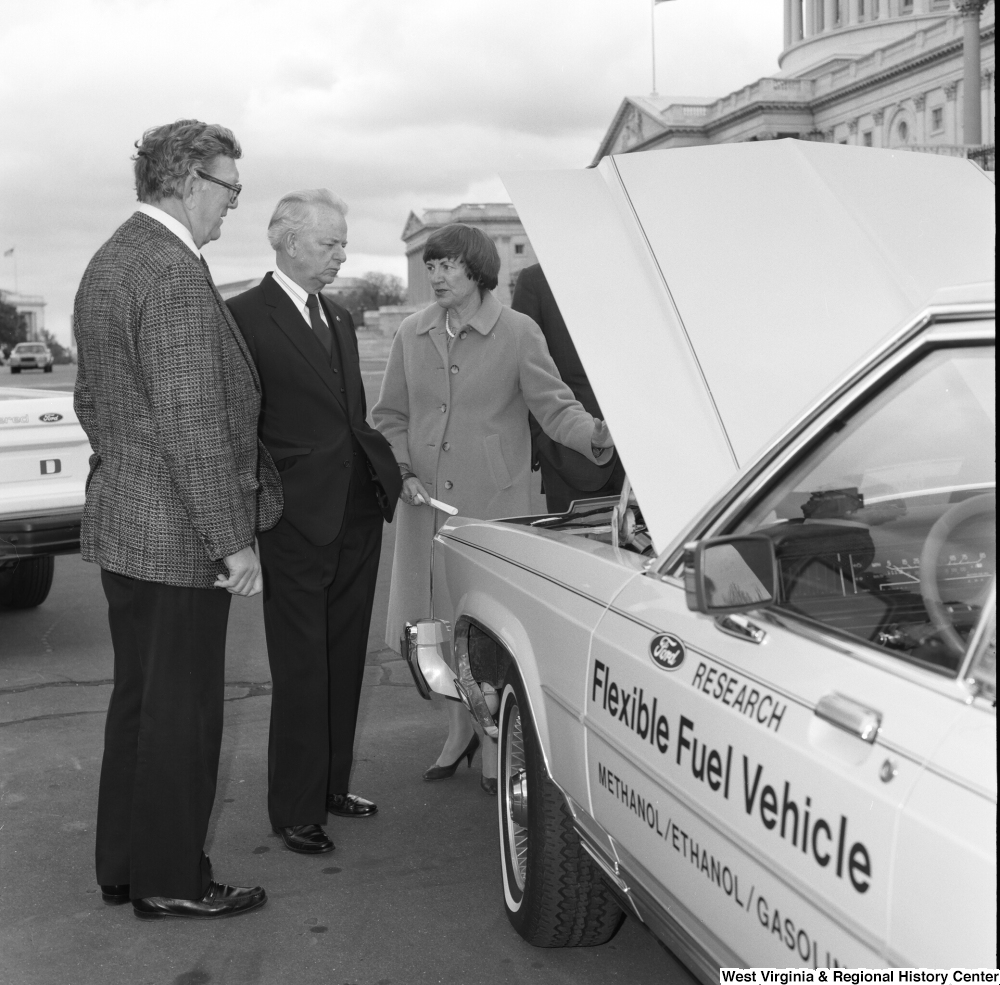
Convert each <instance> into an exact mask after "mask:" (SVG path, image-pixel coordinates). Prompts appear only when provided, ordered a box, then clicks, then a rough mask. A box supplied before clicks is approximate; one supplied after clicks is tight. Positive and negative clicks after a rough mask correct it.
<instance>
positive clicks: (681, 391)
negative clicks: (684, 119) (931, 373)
mask: <svg viewBox="0 0 1000 985" xmlns="http://www.w3.org/2000/svg"><path fill="white" fill-rule="evenodd" d="M503 180H504V183H505V184H506V186H507V189H508V191H509V192H510V195H511V198H512V199H513V202H514V205H515V206H516V208H517V211H518V215H519V216H520V217H521V220H522V222H523V223H524V226H525V229H526V230H527V233H528V236H529V237H530V239H531V243H532V246H533V247H534V249H535V252H536V254H537V255H538V258H539V261H540V262H541V264H542V267H543V268H544V270H545V274H546V277H547V278H548V281H549V284H550V285H551V287H552V291H553V293H554V294H555V297H556V300H557V302H558V303H559V307H560V310H561V311H562V314H563V316H564V318H565V320H566V324H567V326H568V327H569V331H570V334H571V335H572V337H573V341H574V342H575V344H576V347H577V351H578V352H579V354H580V358H581V359H582V360H583V363H584V365H585V366H586V368H587V373H588V375H589V377H590V381H591V383H592V384H593V387H594V390H595V392H596V393H597V397H598V399H599V401H600V403H601V409H602V412H603V413H604V414H605V416H606V418H607V420H608V423H609V425H610V427H611V432H612V435H613V437H614V439H615V443H616V445H617V447H618V450H619V453H620V455H621V457H622V461H623V462H624V465H625V468H626V470H627V471H628V474H629V478H630V479H631V481H632V485H633V488H634V489H635V491H636V496H637V497H638V500H639V503H640V505H641V507H642V511H643V516H644V518H645V520H646V523H647V524H648V527H649V530H650V533H651V534H652V536H653V539H654V542H655V545H656V547H657V549H658V550H659V549H662V548H663V547H665V546H666V544H667V543H668V542H670V541H671V540H672V539H673V538H674V537H675V536H677V535H678V534H679V533H680V532H681V530H682V529H683V526H684V524H685V523H686V522H687V521H689V520H690V519H691V517H692V516H694V514H695V513H697V512H698V511H699V510H700V509H701V508H702V507H703V506H704V505H705V504H706V502H707V501H708V500H709V498H710V497H711V496H712V495H713V494H714V493H716V492H717V491H718V490H719V489H720V488H721V487H722V485H723V484H724V483H725V482H726V481H727V480H728V479H730V478H731V477H732V476H733V475H734V473H735V472H736V471H738V470H739V469H740V468H742V467H743V466H744V465H746V464H747V463H748V462H749V461H750V460H751V459H752V458H753V457H754V454H755V453H756V452H757V451H759V450H761V448H762V447H763V446H764V445H765V444H766V443H768V442H769V441H770V440H772V439H773V438H774V437H775V436H776V435H777V434H778V433H780V432H781V431H782V430H783V429H784V427H786V426H787V425H788V424H790V423H791V422H792V421H793V420H794V419H795V418H797V417H798V416H799V415H800V414H801V413H802V412H803V411H804V410H805V409H806V408H807V407H808V406H809V405H811V404H812V403H814V402H815V400H816V399H817V398H818V397H820V396H821V395H822V394H823V393H824V392H825V391H826V390H827V389H828V388H829V387H831V386H832V385H834V384H835V383H836V382H837V381H838V380H839V379H840V378H842V377H843V376H844V374H845V373H846V372H847V371H848V370H849V369H850V368H851V367H853V366H855V365H856V364H857V363H858V362H859V360H860V359H861V358H862V357H863V356H864V355H865V354H866V353H868V352H869V351H870V350H871V349H872V348H873V347H874V346H876V345H877V344H878V343H879V342H880V341H881V340H883V339H884V338H885V337H886V336H887V335H889V334H890V333H891V332H892V331H893V330H894V329H895V328H896V327H898V326H899V324H900V322H901V321H903V320H904V319H907V318H909V317H912V316H913V315H914V314H916V313H917V312H918V310H919V309H920V308H921V307H922V306H923V305H925V304H926V303H927V301H928V300H929V298H930V297H931V295H932V294H934V292H935V291H937V290H938V289H939V288H942V287H945V286H949V285H953V284H962V283H969V282H973V281H992V280H993V235H994V223H993V200H994V185H993V182H992V181H991V180H990V178H989V177H988V176H987V175H986V174H985V173H984V172H982V171H981V170H980V169H979V168H978V167H976V165H975V164H973V163H971V162H969V161H965V160H961V159H954V158H945V157H939V156H936V155H932V154H916V153H911V152H892V151H880V150H872V149H869V148H861V147H846V146H839V145H834V144H820V143H811V142H805V141H798V140H775V141H767V142H759V143H744V144H725V145H719V146H713V147H693V148H684V149H678V150H665V151H648V152H646V153H641V154H628V155H623V156H621V157H611V158H605V159H604V160H603V161H602V162H601V163H600V165H599V166H598V167H597V168H594V169H588V170H581V171H545V172H520V173H513V174H505V175H503Z"/></svg>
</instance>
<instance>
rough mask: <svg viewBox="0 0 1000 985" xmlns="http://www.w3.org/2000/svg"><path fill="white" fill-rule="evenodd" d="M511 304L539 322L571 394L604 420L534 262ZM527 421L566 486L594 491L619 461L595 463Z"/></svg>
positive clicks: (538, 447) (542, 452) (539, 450)
mask: <svg viewBox="0 0 1000 985" xmlns="http://www.w3.org/2000/svg"><path fill="white" fill-rule="evenodd" d="M510 306H511V307H512V308H513V309H514V310H515V311H520V312H521V313H522V314H525V315H527V316H528V317H529V318H531V319H532V320H533V321H534V322H536V323H537V324H538V327H539V328H540V329H541V330H542V334H543V335H544V336H545V341H546V342H547V343H548V346H549V353H550V354H551V355H552V361H553V362H554V363H555V364H556V368H557V369H558V370H559V375H560V376H561V377H562V380H563V382H564V383H565V384H566V385H567V386H568V387H569V388H570V389H571V390H572V391H573V396H574V397H576V399H577V400H579V401H580V403H581V404H583V406H584V408H585V409H586V410H587V412H588V413H590V414H593V415H594V417H600V418H601V419H602V420H603V419H604V418H603V415H602V414H601V408H600V405H599V404H598V403H597V397H596V396H595V394H594V388H593V387H592V386H591V385H590V380H589V379H587V373H586V371H585V370H584V368H583V363H582V362H580V357H579V356H578V355H577V352H576V346H575V345H573V340H572V339H571V338H570V335H569V330H568V329H567V328H566V322H564V321H563V316H562V313H561V312H560V311H559V305H557V304H556V299H555V297H553V295H552V288H550V287H549V282H548V281H547V280H546V279H545V274H544V273H543V271H542V267H541V265H540V264H537V263H535V264H532V265H531V266H530V267H525V268H524V270H522V271H521V273H520V274H519V275H518V278H517V284H516V285H515V287H514V297H513V300H512V301H511V304H510ZM529 424H530V426H531V438H532V444H533V445H534V451H535V452H536V454H538V455H540V456H542V457H543V458H545V460H546V461H547V462H548V464H549V465H550V466H551V467H552V468H553V469H554V470H555V472H556V473H557V474H558V475H560V476H561V477H562V478H563V480H564V481H565V482H566V483H567V484H568V485H570V486H572V487H574V488H576V489H580V490H585V491H589V492H593V491H594V490H597V489H600V488H601V487H602V486H604V484H605V483H606V482H607V481H608V480H609V479H610V478H611V473H612V471H613V470H614V466H615V463H616V462H617V460H618V453H617V452H616V453H615V454H614V455H612V456H611V459H610V460H609V461H608V462H606V463H604V464H603V465H596V464H595V463H594V462H591V461H590V460H589V459H588V458H586V457H585V456H584V455H581V454H580V453H579V452H576V451H573V450H572V449H571V448H566V447H565V446H564V445H560V444H558V443H557V442H555V441H553V440H552V439H551V438H550V437H549V436H548V435H547V434H545V432H544V431H542V429H541V428H540V427H539V426H538V422H537V421H536V420H535V419H534V418H533V417H532V418H530V419H529Z"/></svg>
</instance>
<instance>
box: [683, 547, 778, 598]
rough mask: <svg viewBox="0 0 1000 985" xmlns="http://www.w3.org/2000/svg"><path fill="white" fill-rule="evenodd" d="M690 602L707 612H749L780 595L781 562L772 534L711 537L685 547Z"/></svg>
mask: <svg viewBox="0 0 1000 985" xmlns="http://www.w3.org/2000/svg"><path fill="white" fill-rule="evenodd" d="M684 592H685V595H686V596H687V606H688V608H689V609H691V610H693V611H695V612H702V613H704V614H705V615H711V616H717V615H725V614H726V613H729V612H746V611H747V610H749V609H759V608H762V607H763V606H766V605H770V603H772V602H773V601H774V600H775V599H776V598H777V595H778V562H777V557H776V555H775V551H774V544H773V543H772V541H771V539H770V538H769V537H764V536H762V535H760V534H749V535H746V536H740V537H710V538H708V539H706V540H702V541H698V542H696V543H692V544H686V545H685V547H684Z"/></svg>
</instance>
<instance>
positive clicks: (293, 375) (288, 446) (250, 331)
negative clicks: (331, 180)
mask: <svg viewBox="0 0 1000 985" xmlns="http://www.w3.org/2000/svg"><path fill="white" fill-rule="evenodd" d="M320 300H321V303H322V305H323V308H324V310H325V312H326V317H327V321H328V322H329V324H330V328H331V329H332V331H333V333H334V336H335V339H336V342H337V344H338V346H339V350H340V355H341V359H342V361H343V373H342V376H343V379H341V377H340V375H334V373H333V370H332V369H331V367H330V360H329V357H328V356H327V354H326V350H325V349H324V348H323V346H322V344H321V343H320V341H319V339H318V338H316V336H315V334H314V333H313V330H312V328H310V326H309V325H308V324H307V323H306V321H305V319H304V318H303V317H302V315H301V314H300V313H299V312H298V311H297V310H296V308H295V305H294V304H293V303H292V301H291V299H290V298H289V297H288V295H287V294H286V293H285V291H284V289H283V288H282V287H281V286H280V285H279V284H277V283H276V282H275V280H274V278H273V277H272V276H271V274H270V273H268V274H267V275H266V276H265V277H264V279H263V281H261V283H260V284H258V285H257V287H252V288H251V289H250V290H249V291H245V292H244V293H243V294H240V295H238V296H237V297H234V298H231V299H230V300H229V308H230V310H231V311H232V313H233V317H234V318H235V319H236V324H237V325H239V328H240V331H241V332H242V333H243V337H244V339H245V340H246V344H247V347H248V348H249V350H250V352H251V354H252V355H253V359H254V362H255V363H256V365H257V371H258V372H259V374H260V381H261V389H262V394H263V399H262V403H261V414H260V438H261V441H263V443H264V447H265V448H267V450H268V451H269V452H270V453H271V456H272V457H273V458H274V460H275V462H276V463H277V465H278V469H279V471H280V473H281V483H282V487H283V489H284V497H285V512H284V516H285V519H287V520H288V522H289V523H291V524H292V526H294V527H295V528H296V529H297V530H298V531H299V532H300V533H302V534H303V535H304V536H305V537H306V538H308V539H309V540H310V541H311V542H312V543H314V544H328V543H330V541H332V540H333V539H334V537H336V536H337V533H338V532H339V531H340V527H341V524H342V522H343V518H344V509H345V506H346V505H347V493H348V489H349V487H350V479H351V463H352V453H353V450H354V441H353V440H352V438H353V439H354V440H356V441H357V443H358V444H359V445H360V446H361V448H362V450H363V451H364V453H365V455H366V456H367V458H368V461H369V463H370V464H371V467H372V470H373V472H374V475H375V478H376V479H377V481H378V482H379V484H380V485H381V487H382V489H383V490H384V492H385V502H384V503H383V505H382V514H383V516H384V517H385V519H386V520H387V521H390V520H392V514H393V511H394V509H395V506H396V502H397V499H398V497H399V491H400V489H401V487H402V482H401V480H400V475H399V467H398V466H397V465H396V459H395V457H394V456H393V454H392V449H391V448H390V447H389V443H388V442H387V441H386V440H385V438H383V437H382V435H380V434H379V433H378V431H376V430H375V429H374V428H373V427H372V426H371V425H370V424H369V423H368V421H367V420H366V415H367V413H368V410H367V406H366V402H365V390H364V386H363V384H362V381H361V364H360V361H359V358H358V339H357V335H356V334H355V331H354V321H353V320H352V318H351V315H350V313H349V312H348V311H347V310H346V309H345V308H342V307H340V305H338V304H334V303H333V302H332V301H330V300H329V299H328V298H325V297H323V296H322V295H320ZM341 388H343V392H341Z"/></svg>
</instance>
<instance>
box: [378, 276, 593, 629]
mask: <svg viewBox="0 0 1000 985" xmlns="http://www.w3.org/2000/svg"><path fill="white" fill-rule="evenodd" d="M444 326H445V311H444V309H443V308H442V307H441V306H440V305H438V304H437V303H435V304H432V305H431V306H430V307H428V308H425V309H424V310H423V311H419V312H417V313H416V314H413V315H410V316H409V317H408V318H406V319H405V320H404V321H403V323H402V324H401V325H400V326H399V331H398V332H397V333H396V337H395V339H394V340H393V343H392V349H391V350H390V352H389V362H388V365H387V366H386V371H385V377H384V379H383V381H382V392H381V394H380V396H379V400H378V403H377V404H376V405H375V407H374V408H373V409H372V418H373V420H374V423H375V427H376V428H377V429H378V430H379V431H380V432H381V433H382V434H383V435H384V436H385V437H386V439H387V440H388V441H389V444H390V445H391V446H392V450H393V453H394V454H395V456H396V461H397V462H408V463H409V464H410V468H411V469H412V470H413V472H414V473H416V475H417V477H418V478H419V479H420V481H421V483H423V486H424V488H425V489H426V490H427V491H428V493H430V495H431V496H433V497H434V498H435V499H439V500H442V501H443V502H445V503H450V504H451V505H452V506H454V507H456V508H457V509H458V512H459V515H461V516H468V517H476V518H478V519H496V518H498V517H504V516H523V515H525V514H527V513H528V512H529V511H530V495H531V485H530V477H531V434H530V432H529V430H528V411H529V410H530V411H531V413H532V414H534V416H535V419H536V420H537V421H538V423H539V424H540V425H541V427H542V430H543V431H545V433H546V434H547V435H549V437H550V438H552V439H553V440H554V441H557V442H559V444H561V445H566V446H568V447H570V448H572V449H574V450H575V451H578V452H580V453H581V454H583V455H586V456H587V458H589V459H590V460H591V461H595V462H596V461H604V460H606V459H607V456H608V455H609V454H610V453H609V452H608V451H604V452H603V453H602V455H601V456H600V458H599V459H598V458H595V456H594V454H593V452H592V450H591V443H590V442H591V438H592V437H593V434H594V418H593V417H592V416H591V415H590V414H588V413H587V411H586V410H584V408H583V406H582V405H581V404H580V403H579V401H577V400H576V398H575V397H574V396H573V392H572V390H570V388H569V387H568V386H566V384H565V383H563V381H562V380H561V379H560V377H559V371H558V370H557V369H556V367H555V363H553V361H552V357H551V356H550V355H549V350H548V346H547V345H546V343H545V337H544V336H543V335H542V332H541V329H539V327H538V326H537V325H536V324H535V323H534V322H533V321H532V320H531V319H530V318H529V317H528V316H527V315H522V314H520V313H519V312H516V311H512V310H511V309H510V308H507V307H505V306H504V305H502V304H501V303H500V302H499V301H498V300H497V299H496V297H495V296H494V295H493V294H491V293H489V292H487V293H486V294H485V296H484V297H483V303H482V305H481V306H480V308H479V310H478V311H477V312H476V313H475V315H473V317H472V318H471V319H470V321H469V322H468V324H466V325H463V326H462V328H461V330H460V331H458V332H456V336H455V338H454V339H449V338H448V335H447V333H446V331H445V327H444ZM452 328H453V330H454V325H453V326H452ZM396 517H397V525H396V548H395V554H394V557H393V565H392V586H391V588H390V591H389V616H388V620H387V624H386V643H387V644H388V645H389V646H391V647H392V648H393V649H398V647H399V637H400V634H401V633H402V631H403V627H404V625H405V623H406V622H407V621H409V622H413V621H415V620H417V619H421V618H424V617H426V616H429V615H430V614H431V612H430V606H431V602H430V567H431V547H432V541H433V537H434V534H435V533H436V532H437V529H438V527H439V526H440V525H441V524H442V523H443V522H444V520H445V515H444V514H443V513H439V512H438V511H436V510H433V509H431V508H430V507H429V506H408V505H406V504H405V503H400V505H399V509H398V510H397V511H396Z"/></svg>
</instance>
